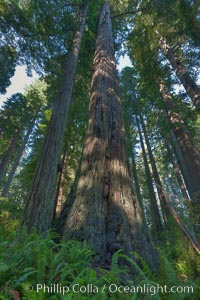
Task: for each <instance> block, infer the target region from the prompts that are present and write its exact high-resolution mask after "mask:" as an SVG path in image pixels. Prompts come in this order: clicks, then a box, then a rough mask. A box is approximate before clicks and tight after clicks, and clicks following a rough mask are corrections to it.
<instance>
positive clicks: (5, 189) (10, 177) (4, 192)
mask: <svg viewBox="0 0 200 300" xmlns="http://www.w3.org/2000/svg"><path fill="white" fill-rule="evenodd" d="M38 112H39V110H38V111H37V112H36V114H35V116H34V118H33V120H32V122H31V124H30V126H29V128H28V130H27V133H26V134H25V136H24V139H23V141H22V144H21V146H20V148H19V150H18V152H17V155H16V157H15V161H14V164H13V166H12V168H11V171H10V173H9V175H8V178H7V180H6V183H5V185H4V187H3V190H2V193H1V196H2V197H7V196H8V192H9V189H10V186H11V184H12V180H13V177H14V175H15V172H16V170H17V167H18V165H19V162H20V159H21V157H22V154H23V152H24V149H25V147H26V144H27V142H28V139H29V137H30V134H31V132H32V130H33V126H34V124H35V121H36V118H37V115H38Z"/></svg>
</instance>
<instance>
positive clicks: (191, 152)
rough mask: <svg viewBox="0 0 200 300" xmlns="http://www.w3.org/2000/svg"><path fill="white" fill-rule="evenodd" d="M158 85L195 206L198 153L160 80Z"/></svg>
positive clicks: (198, 195) (199, 191)
mask: <svg viewBox="0 0 200 300" xmlns="http://www.w3.org/2000/svg"><path fill="white" fill-rule="evenodd" d="M159 85H160V92H161V95H162V99H163V102H164V105H165V108H166V111H167V114H168V117H169V120H170V122H171V124H172V126H173V131H174V134H175V137H176V141H177V143H178V147H179V150H180V152H181V153H180V155H181V160H182V162H181V164H182V165H183V167H185V168H184V170H185V171H184V173H183V176H184V179H185V182H186V184H187V188H188V191H189V194H190V197H191V199H192V203H193V205H195V202H196V203H199V199H200V152H199V150H198V149H197V148H196V146H195V145H194V142H193V141H192V139H191V138H190V136H189V134H188V131H187V130H186V128H185V125H184V121H183V119H182V118H181V116H180V114H179V113H177V112H176V111H175V106H174V103H173V100H172V97H171V96H170V94H169V92H168V90H167V87H166V85H165V83H164V81H163V80H162V79H161V78H160V79H159ZM184 165H185V166H184Z"/></svg>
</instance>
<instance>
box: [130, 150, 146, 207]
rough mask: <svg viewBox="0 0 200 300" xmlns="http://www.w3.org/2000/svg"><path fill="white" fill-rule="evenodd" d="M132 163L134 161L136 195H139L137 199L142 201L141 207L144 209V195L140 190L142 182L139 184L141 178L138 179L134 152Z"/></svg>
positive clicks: (133, 171)
mask: <svg viewBox="0 0 200 300" xmlns="http://www.w3.org/2000/svg"><path fill="white" fill-rule="evenodd" d="M131 163H132V173H133V179H134V183H135V192H136V196H137V199H138V201H139V203H140V206H141V208H142V209H143V203H142V195H141V192H140V184H139V180H138V175H137V168H136V162H135V157H134V154H132V159H131Z"/></svg>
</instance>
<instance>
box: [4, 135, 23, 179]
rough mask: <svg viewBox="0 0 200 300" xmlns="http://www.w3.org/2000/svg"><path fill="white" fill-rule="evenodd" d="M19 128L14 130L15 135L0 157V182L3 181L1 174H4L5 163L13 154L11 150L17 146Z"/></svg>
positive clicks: (6, 163)
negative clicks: (0, 158)
mask: <svg viewBox="0 0 200 300" xmlns="http://www.w3.org/2000/svg"><path fill="white" fill-rule="evenodd" d="M19 136H20V134H19V130H17V131H16V133H15V135H14V136H13V138H12V139H11V141H10V144H9V145H8V148H7V150H6V152H5V154H4V156H3V157H2V160H1V163H0V182H1V181H2V182H3V176H4V175H5V171H6V168H7V165H8V163H9V161H10V159H11V157H12V155H13V152H14V151H15V148H16V146H17V143H18V142H19Z"/></svg>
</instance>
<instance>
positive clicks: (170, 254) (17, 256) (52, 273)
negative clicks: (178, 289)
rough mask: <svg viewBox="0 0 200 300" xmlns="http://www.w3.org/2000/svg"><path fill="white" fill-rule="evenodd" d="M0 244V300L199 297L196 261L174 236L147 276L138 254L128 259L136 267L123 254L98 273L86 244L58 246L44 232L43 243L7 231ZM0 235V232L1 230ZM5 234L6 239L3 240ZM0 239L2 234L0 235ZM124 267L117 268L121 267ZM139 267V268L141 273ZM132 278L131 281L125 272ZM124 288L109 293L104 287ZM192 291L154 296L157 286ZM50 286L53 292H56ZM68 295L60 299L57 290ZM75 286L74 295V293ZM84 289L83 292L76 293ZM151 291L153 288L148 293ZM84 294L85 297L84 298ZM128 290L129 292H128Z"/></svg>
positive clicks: (199, 262) (33, 235)
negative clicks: (155, 270) (143, 289)
mask: <svg viewBox="0 0 200 300" xmlns="http://www.w3.org/2000/svg"><path fill="white" fill-rule="evenodd" d="M3 229H4V234H1V235H0V236H1V238H0V279H1V281H0V299H2V300H4V299H5V300H11V299H14V300H21V299H24V300H46V299H50V300H63V299H65V300H70V299H72V300H73V299H77V300H79V299H80V300H93V299H97V300H107V299H111V300H112V299H113V300H116V299H119V300H123V299H128V300H129V299H130V300H136V299H137V300H140V299H141V300H146V299H147V300H149V299H150V300H151V299H153V300H159V299H161V300H162V299H163V300H165V299H166V300H168V299H169V300H187V299H188V300H189V299H193V300H198V299H199V294H200V289H199V285H200V282H199V281H200V280H199V276H198V274H199V270H200V259H199V257H198V256H197V255H196V254H195V253H194V251H193V249H192V248H191V247H190V246H189V245H188V243H186V240H185V238H184V237H183V236H182V235H181V234H180V232H179V231H177V230H174V232H173V233H172V232H170V235H167V233H166V236H165V238H164V240H163V241H161V242H160V244H159V247H158V250H157V251H158V253H159V260H160V264H159V269H158V274H157V275H155V274H152V272H151V271H150V269H149V268H148V266H147V264H146V263H145V261H144V260H143V259H142V258H141V257H140V255H139V254H138V253H135V252H134V253H132V255H133V256H134V257H135V258H136V260H137V261H139V262H140V263H139V265H138V264H137V263H136V262H135V260H133V259H132V258H130V257H128V256H126V255H125V254H124V253H123V252H122V251H118V252H116V253H115V254H114V255H113V257H112V262H111V266H110V267H108V266H104V267H101V268H100V267H99V266H97V265H95V264H94V261H93V257H94V253H93V251H92V250H91V249H90V248H89V247H88V245H87V244H86V243H85V242H82V243H81V242H77V241H74V240H70V241H67V242H64V241H63V242H60V243H57V242H56V240H57V237H56V235H55V233H53V232H49V233H48V234H47V236H46V237H45V238H44V237H42V236H40V235H38V234H36V233H34V232H33V233H31V234H27V233H26V232H21V233H18V232H16V230H15V231H14V230H11V229H10V230H8V229H7V230H6V231H5V227H4V228H3ZM0 230H1V231H2V228H0ZM5 232H6V235H5ZM0 233H1V232H0ZM122 261H123V262H126V263H125V264H121V262H122ZM141 266H142V267H141ZM131 269H134V270H135V271H136V273H137V275H135V276H134V278H132V277H131V276H130V270H131ZM38 284H40V285H41V286H42V287H44V286H46V287H50V288H52V290H51V291H50V292H49V293H48V291H47V290H48V289H46V292H45V291H44V290H43V289H39V290H38V291H37V285H38ZM111 285H113V286H112V287H113V288H115V285H116V286H117V287H122V288H121V291H122V290H123V288H124V287H128V288H129V292H127V289H126V291H124V290H123V292H121V291H116V292H112V291H113V289H112V291H111V290H109V287H110V286H111ZM165 285H166V286H168V288H170V287H172V286H175V285H176V286H182V287H184V286H192V287H193V288H194V293H193V294H183V293H176V294H169V293H168V294H164V293H161V292H159V293H157V292H156V290H155V289H154V287H157V286H165ZM54 286H55V287H57V291H58V292H55V291H54V290H53V289H54ZM64 286H67V287H68V288H69V290H68V292H67V293H66V294H65V295H63V294H62V289H60V292H59V288H62V287H64ZM74 286H76V291H74V290H73V287H74ZM137 286H140V287H144V286H146V287H148V288H149V289H148V292H147V290H146V293H138V294H137V293H134V287H137ZM81 287H83V292H77V290H79V289H80V288H81ZM150 287H152V288H151V289H150ZM84 289H86V290H85V292H84ZM130 290H131V291H130Z"/></svg>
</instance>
